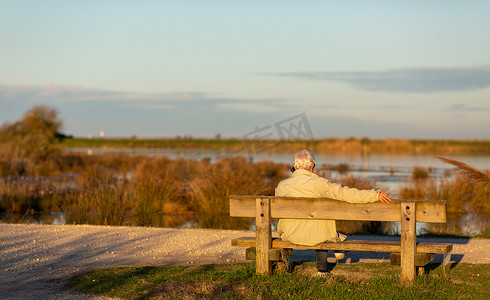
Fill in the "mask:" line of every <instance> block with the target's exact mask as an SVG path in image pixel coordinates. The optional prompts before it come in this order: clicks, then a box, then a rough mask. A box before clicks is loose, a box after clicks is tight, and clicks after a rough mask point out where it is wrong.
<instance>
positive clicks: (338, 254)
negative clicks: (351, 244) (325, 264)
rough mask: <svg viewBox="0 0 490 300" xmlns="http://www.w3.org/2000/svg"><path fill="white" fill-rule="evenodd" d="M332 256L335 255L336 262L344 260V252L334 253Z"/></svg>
mask: <svg viewBox="0 0 490 300" xmlns="http://www.w3.org/2000/svg"><path fill="white" fill-rule="evenodd" d="M333 255H335V259H336V260H341V259H344V258H345V252H334V253H333Z"/></svg>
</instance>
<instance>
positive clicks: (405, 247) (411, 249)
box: [400, 203, 417, 281]
mask: <svg viewBox="0 0 490 300" xmlns="http://www.w3.org/2000/svg"><path fill="white" fill-rule="evenodd" d="M415 208H416V204H415V203H402V205H401V216H402V220H401V229H400V235H401V237H400V243H401V274H400V280H401V281H412V280H414V279H415V253H417V248H416V247H417V245H416V236H415V224H416V222H415V220H416V219H415Z"/></svg>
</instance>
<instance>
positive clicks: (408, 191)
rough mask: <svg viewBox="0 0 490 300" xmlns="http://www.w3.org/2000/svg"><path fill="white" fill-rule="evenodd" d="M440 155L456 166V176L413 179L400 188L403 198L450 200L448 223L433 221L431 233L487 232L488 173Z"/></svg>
mask: <svg viewBox="0 0 490 300" xmlns="http://www.w3.org/2000/svg"><path fill="white" fill-rule="evenodd" d="M438 158H439V159H441V160H442V161H444V162H447V163H450V164H452V165H454V166H456V167H457V173H456V174H455V176H451V175H450V174H448V173H446V174H445V176H444V177H443V178H441V179H440V180H435V179H430V178H429V179H427V180H412V181H411V182H409V183H407V184H405V185H404V186H402V187H401V189H400V197H401V198H402V199H432V200H446V201H447V212H448V220H447V225H445V226H444V227H442V226H440V225H437V224H432V225H430V226H429V228H428V230H429V231H430V232H439V233H444V234H458V233H463V234H468V235H474V234H478V233H484V232H485V231H488V226H489V225H490V224H489V223H488V214H489V213H490V188H489V187H488V178H489V172H488V171H487V172H482V171H479V170H477V169H475V168H473V167H470V166H468V165H467V164H465V163H463V162H459V161H455V160H452V159H447V158H442V157H438ZM482 183H483V185H482ZM468 228H472V229H468Z"/></svg>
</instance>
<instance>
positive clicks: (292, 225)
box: [276, 150, 391, 276]
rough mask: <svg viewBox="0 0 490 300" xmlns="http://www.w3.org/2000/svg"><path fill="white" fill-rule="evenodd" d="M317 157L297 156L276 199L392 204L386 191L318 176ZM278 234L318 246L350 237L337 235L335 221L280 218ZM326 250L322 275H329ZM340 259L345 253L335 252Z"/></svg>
mask: <svg viewBox="0 0 490 300" xmlns="http://www.w3.org/2000/svg"><path fill="white" fill-rule="evenodd" d="M314 168H315V158H314V156H313V154H312V153H311V152H309V151H307V150H302V151H299V152H298V153H296V155H295V157H294V164H293V169H291V171H292V172H293V174H291V177H290V178H288V179H285V180H283V181H281V182H280V183H279V185H278V186H277V188H276V196H289V197H315V198H319V197H326V198H330V199H336V200H342V201H347V202H351V203H368V202H376V201H380V202H382V203H384V204H388V203H389V202H390V201H391V199H390V198H389V197H388V196H387V195H386V193H385V192H382V191H375V190H358V189H355V188H349V187H342V186H341V185H340V184H336V183H332V182H330V181H329V180H327V179H325V178H322V177H320V176H318V175H316V174H315V173H313V169H314ZM277 233H278V234H279V235H280V236H281V238H282V239H283V240H286V241H290V242H292V243H295V244H299V245H307V246H314V245H317V244H320V243H323V242H342V241H344V240H345V239H346V238H347V237H346V236H345V235H343V234H341V233H338V232H337V229H336V227H335V220H304V219H280V220H279V223H278V224H277ZM327 254H328V251H326V250H317V251H316V263H317V269H318V274H317V275H318V276H327V275H328V273H327ZM334 255H335V257H336V258H337V259H338V260H339V259H342V258H344V253H341V252H335V253H334Z"/></svg>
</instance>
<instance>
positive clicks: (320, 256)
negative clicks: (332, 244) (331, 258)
mask: <svg viewBox="0 0 490 300" xmlns="http://www.w3.org/2000/svg"><path fill="white" fill-rule="evenodd" d="M327 257H328V250H316V268H317V270H318V271H319V272H327Z"/></svg>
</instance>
